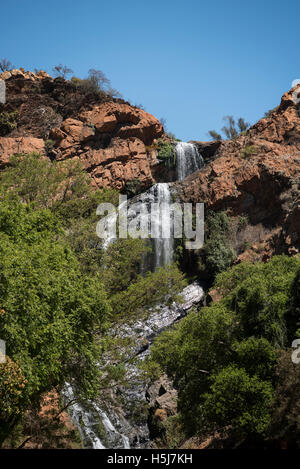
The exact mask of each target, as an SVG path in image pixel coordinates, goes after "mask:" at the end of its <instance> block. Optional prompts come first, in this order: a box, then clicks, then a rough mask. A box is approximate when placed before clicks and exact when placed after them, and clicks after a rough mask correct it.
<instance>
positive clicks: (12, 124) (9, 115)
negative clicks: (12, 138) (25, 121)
mask: <svg viewBox="0 0 300 469" xmlns="http://www.w3.org/2000/svg"><path fill="white" fill-rule="evenodd" d="M17 115H18V111H13V112H6V111H4V112H1V113H0V135H1V136H4V135H7V134H8V133H9V132H11V131H12V130H14V129H15V128H16V127H17V123H16V118H17Z"/></svg>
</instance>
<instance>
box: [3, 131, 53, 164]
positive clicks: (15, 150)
mask: <svg viewBox="0 0 300 469" xmlns="http://www.w3.org/2000/svg"><path fill="white" fill-rule="evenodd" d="M44 146H45V145H44V140H42V139H41V138H34V137H16V138H5V137H0V168H3V167H4V166H6V165H7V164H8V163H9V158H10V157H11V156H12V155H15V154H19V153H24V154H25V153H40V154H42V155H43V154H44V153H45V151H44Z"/></svg>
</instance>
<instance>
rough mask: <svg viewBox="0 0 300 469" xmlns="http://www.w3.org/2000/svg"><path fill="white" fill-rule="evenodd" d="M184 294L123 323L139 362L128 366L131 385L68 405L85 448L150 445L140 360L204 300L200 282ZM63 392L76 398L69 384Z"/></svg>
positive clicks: (127, 370) (71, 397) (144, 446)
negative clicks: (133, 321) (129, 322)
mask: <svg viewBox="0 0 300 469" xmlns="http://www.w3.org/2000/svg"><path fill="white" fill-rule="evenodd" d="M181 296H182V303H173V304H172V305H171V306H165V305H161V306H159V307H157V308H155V310H153V311H152V312H151V313H150V315H149V317H148V318H147V319H145V320H139V321H136V322H135V323H134V324H130V325H128V326H126V325H124V326H122V328H121V329H119V330H118V334H120V336H122V337H129V338H130V337H132V338H134V342H135V345H134V346H133V347H132V348H131V349H130V350H129V352H128V354H129V356H130V357H132V358H134V357H135V358H136V362H134V361H133V362H130V361H129V362H128V364H127V365H126V377H127V380H128V383H129V386H126V387H124V386H120V387H116V388H114V389H112V390H111V391H110V395H109V396H108V397H107V399H104V400H103V397H101V402H100V398H99V402H89V403H85V404H79V403H75V404H73V405H71V406H70V408H69V412H70V415H71V417H72V419H73V421H74V422H75V423H76V425H77V427H78V429H79V431H80V434H81V438H82V441H83V445H84V447H85V448H93V449H105V448H113V449H117V448H125V449H126V448H149V447H151V441H150V437H149V428H148V422H147V404H148V402H147V395H146V394H147V393H146V391H147V383H146V382H145V381H144V379H143V377H142V376H141V370H140V368H139V367H138V361H140V360H144V359H145V357H146V356H147V355H148V354H149V351H150V346H151V343H152V341H153V339H154V338H155V337H157V336H158V335H159V334H160V333H161V332H162V331H163V330H164V329H166V328H167V327H170V326H171V325H172V324H174V323H175V322H176V321H178V320H180V319H181V318H182V317H184V316H186V314H187V313H188V312H189V311H190V310H191V309H192V308H193V306H195V305H197V304H199V303H200V302H201V300H202V299H203V296H204V290H203V288H202V287H201V285H199V284H197V283H193V284H191V285H189V286H187V287H186V288H184V290H183V291H182V293H181ZM63 394H64V397H65V400H66V402H68V401H70V400H72V399H73V397H74V396H73V392H72V388H71V387H70V386H69V385H67V386H66V388H65V390H64V393H63Z"/></svg>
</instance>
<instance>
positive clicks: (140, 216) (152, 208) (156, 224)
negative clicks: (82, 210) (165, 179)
mask: <svg viewBox="0 0 300 469" xmlns="http://www.w3.org/2000/svg"><path fill="white" fill-rule="evenodd" d="M125 204H126V205H127V223H128V226H129V227H130V226H133V225H134V226H135V229H136V230H137V231H140V233H141V234H142V233H143V236H141V237H143V238H149V241H151V244H152V248H153V249H152V250H153V253H152V255H151V258H150V259H149V256H148V258H147V259H146V258H145V259H144V260H143V262H144V267H143V268H142V270H144V271H145V270H146V268H149V269H148V270H154V269H155V268H156V267H163V266H165V265H170V264H171V263H172V260H173V245H174V239H173V223H172V222H173V213H170V206H171V204H172V196H171V191H170V186H169V184H168V183H158V184H155V185H154V186H152V187H151V188H150V189H148V190H147V191H145V192H143V193H142V194H140V195H137V196H135V197H133V198H132V199H130V200H128V201H127V202H125ZM119 209H122V210H123V209H124V203H122V204H121V205H120V206H119ZM119 213H120V212H119ZM116 220H117V214H115V215H113V216H111V217H109V218H108V219H107V220H106V227H107V230H108V231H107V236H106V238H105V239H104V244H103V246H104V248H107V246H108V245H109V244H110V243H111V242H114V241H115V239H116V237H115V236H112V235H110V234H109V228H110V226H112V225H113V224H114V223H116ZM146 257H147V256H146Z"/></svg>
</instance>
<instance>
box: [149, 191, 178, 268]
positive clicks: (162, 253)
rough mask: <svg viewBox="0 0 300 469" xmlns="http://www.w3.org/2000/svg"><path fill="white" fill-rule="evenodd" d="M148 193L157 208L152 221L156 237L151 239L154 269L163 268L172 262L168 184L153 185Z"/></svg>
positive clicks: (170, 201) (172, 241)
mask: <svg viewBox="0 0 300 469" xmlns="http://www.w3.org/2000/svg"><path fill="white" fill-rule="evenodd" d="M149 193H150V194H151V196H153V203H155V204H157V207H158V210H157V215H156V217H155V218H154V220H153V221H152V222H154V224H155V225H156V226H155V227H154V230H155V234H156V237H155V238H153V251H154V267H163V266H164V265H170V264H171V263H172V260H173V245H174V238H173V234H172V218H171V215H172V214H170V213H169V210H170V205H171V203H172V199H171V193H170V188H169V184H167V183H159V184H155V185H154V186H153V187H151V189H150V190H149ZM169 221H170V226H169ZM152 231H153V227H152Z"/></svg>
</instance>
